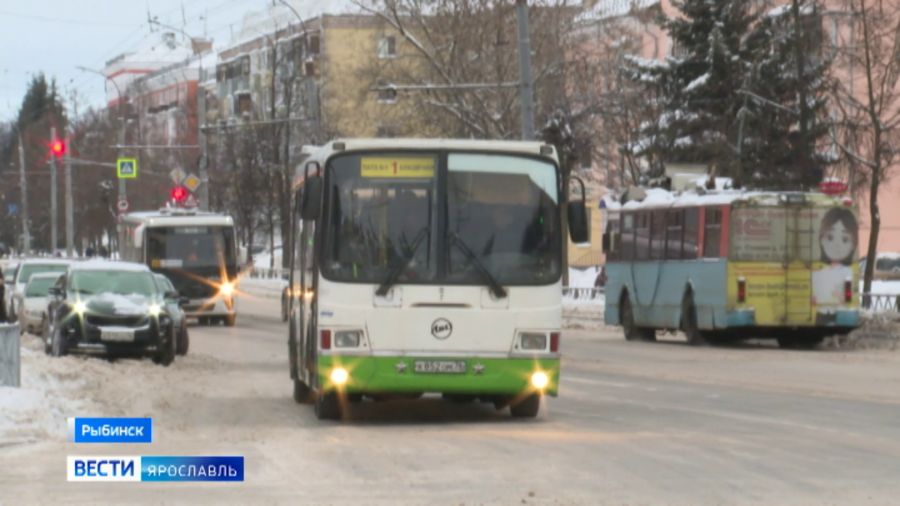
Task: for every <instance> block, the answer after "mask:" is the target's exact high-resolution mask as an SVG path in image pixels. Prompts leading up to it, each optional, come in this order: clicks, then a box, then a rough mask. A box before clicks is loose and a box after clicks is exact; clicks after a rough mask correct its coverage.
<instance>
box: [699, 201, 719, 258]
mask: <svg viewBox="0 0 900 506" xmlns="http://www.w3.org/2000/svg"><path fill="white" fill-rule="evenodd" d="M704 211H705V212H706V225H705V227H704V231H703V233H704V235H703V257H704V258H718V256H719V238H720V237H721V232H722V210H721V209H717V208H711V207H707V208H706V209H704Z"/></svg>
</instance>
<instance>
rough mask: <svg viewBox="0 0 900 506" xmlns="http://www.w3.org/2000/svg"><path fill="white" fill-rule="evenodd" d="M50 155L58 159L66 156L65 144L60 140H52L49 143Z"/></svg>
mask: <svg viewBox="0 0 900 506" xmlns="http://www.w3.org/2000/svg"><path fill="white" fill-rule="evenodd" d="M50 153H51V154H52V155H53V156H55V157H57V158H59V157H61V156H63V155H64V154H66V143H65V141H63V140H62V139H53V140H52V141H51V142H50Z"/></svg>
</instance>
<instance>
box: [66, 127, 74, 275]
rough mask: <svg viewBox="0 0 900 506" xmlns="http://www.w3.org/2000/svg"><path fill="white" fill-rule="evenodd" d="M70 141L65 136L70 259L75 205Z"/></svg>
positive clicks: (67, 234) (67, 232)
mask: <svg viewBox="0 0 900 506" xmlns="http://www.w3.org/2000/svg"><path fill="white" fill-rule="evenodd" d="M71 140H72V139H71V138H70V137H69V136H68V135H67V136H66V154H65V156H66V162H65V171H66V172H65V178H66V256H67V257H69V258H72V253H73V251H74V243H75V217H74V213H75V205H74V203H73V202H72V198H73V196H72V155H71V148H72V145H71V144H70V141H71Z"/></svg>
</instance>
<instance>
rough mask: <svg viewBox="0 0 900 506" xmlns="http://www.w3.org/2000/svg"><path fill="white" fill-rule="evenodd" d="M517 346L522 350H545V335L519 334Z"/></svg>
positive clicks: (533, 333) (536, 333) (535, 333)
mask: <svg viewBox="0 0 900 506" xmlns="http://www.w3.org/2000/svg"><path fill="white" fill-rule="evenodd" d="M519 346H520V347H521V348H522V349H523V350H538V351H541V350H546V349H547V334H543V333H538V332H522V333H521V334H519Z"/></svg>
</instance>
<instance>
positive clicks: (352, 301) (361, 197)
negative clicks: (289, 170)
mask: <svg viewBox="0 0 900 506" xmlns="http://www.w3.org/2000/svg"><path fill="white" fill-rule="evenodd" d="M295 190H296V192H297V193H296V198H295V201H296V202H297V207H298V209H297V212H296V213H295V216H296V219H295V224H294V237H295V241H296V243H295V247H294V248H293V251H294V254H293V255H292V261H291V280H290V286H292V287H296V288H295V289H293V290H290V292H289V293H290V301H289V308H288V312H289V335H288V343H289V359H290V360H289V363H290V374H291V378H292V379H293V382H294V399H295V400H296V401H297V402H305V401H310V402H313V403H314V404H315V412H316V415H317V416H318V417H319V418H337V417H340V415H341V412H342V409H344V407H346V405H347V403H349V402H358V401H360V400H362V399H363V398H364V396H365V397H371V398H381V397H385V396H392V395H403V396H418V395H421V394H424V393H438V394H443V395H444V396H446V397H449V398H451V399H454V400H473V401H474V400H480V401H484V402H492V403H494V404H495V405H496V406H497V407H498V409H499V408H502V407H507V406H508V407H510V408H511V412H512V414H513V415H514V416H522V417H533V416H535V415H536V414H537V413H538V411H539V407H540V403H541V398H542V396H543V395H545V394H547V395H551V396H556V395H557V393H558V388H559V374H560V325H561V324H560V321H561V312H560V307H561V306H560V304H561V284H560V279H561V271H562V266H563V263H562V253H561V252H562V240H563V237H562V235H563V234H562V220H561V210H562V206H561V202H562V199H561V195H562V194H563V190H564V185H563V184H562V182H561V177H560V172H559V166H558V162H557V158H556V152H555V150H554V148H553V147H552V146H550V145H546V144H541V143H537V142H509V141H503V142H500V141H497V142H494V141H467V140H401V139H392V140H388V139H350V140H339V141H334V142H331V143H329V144H327V145H325V146H323V147H321V148H319V149H317V150H315V151H313V153H312V155H311V157H310V159H309V161H308V162H307V163H306V164H305V165H303V166H302V167H301V168H300V169H298V174H297V178H296V180H295ZM567 212H568V216H569V222H570V227H569V231H570V234H571V235H572V236H573V237H575V238H576V239H577V240H578V241H579V242H581V241H584V240H586V235H587V227H586V224H585V222H586V218H585V214H586V213H585V208H584V201H583V186H582V196H581V200H578V201H574V202H571V203H569V204H568V206H567Z"/></svg>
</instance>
